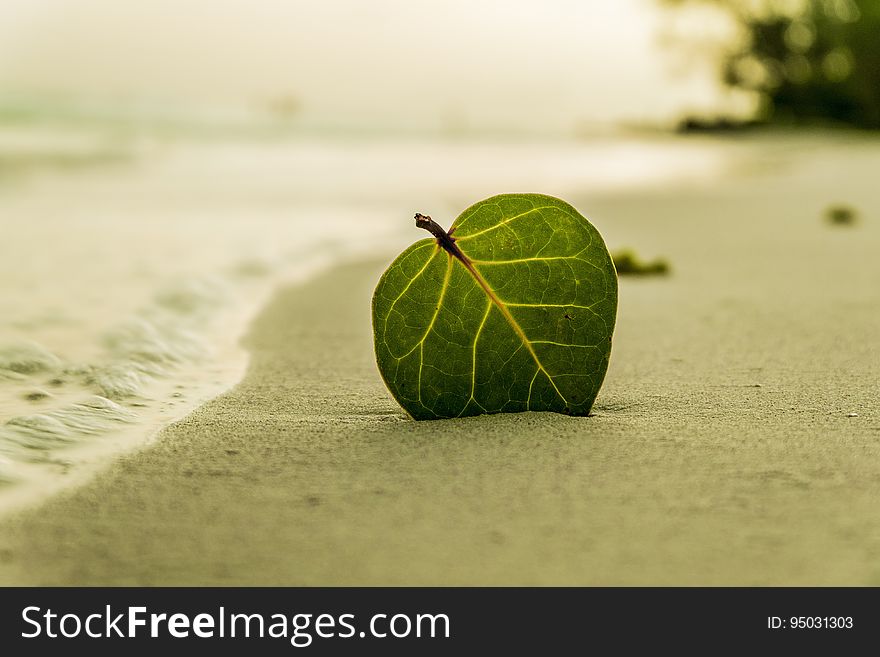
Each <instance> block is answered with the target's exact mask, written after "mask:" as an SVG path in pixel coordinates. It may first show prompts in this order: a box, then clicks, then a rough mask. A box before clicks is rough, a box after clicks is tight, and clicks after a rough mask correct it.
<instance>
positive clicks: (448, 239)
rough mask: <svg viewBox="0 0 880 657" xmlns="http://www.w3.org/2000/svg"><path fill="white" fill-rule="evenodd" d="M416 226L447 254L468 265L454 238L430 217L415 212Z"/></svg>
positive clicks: (468, 262)
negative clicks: (426, 233)
mask: <svg viewBox="0 0 880 657" xmlns="http://www.w3.org/2000/svg"><path fill="white" fill-rule="evenodd" d="M415 220H416V226H418V227H419V228H424V229H425V230H426V231H428V232H429V233H431V234H432V235H433V236H434V237H436V238H437V244H439V245H440V246H442V247H443V248H444V249H445V250H446V251H447V252H448V253H450V254H451V255H452V256H454V257H456V258H458V259H459V260H461V261H462V262H463V263H465V264H470V261H469V260H468V258H467V256H465V255H464V253H462V252H461V249H459V248H458V246H457V245H456V244H455V238H454V237H453V236H452V235H451V234H449V233H448V232H446V231H445V230H443V227H442V226H441V225H440V224H438V223H437V222H436V221H434V220H433V219H431V217H429V216H427V215H424V214H420V213H418V212H416V214H415Z"/></svg>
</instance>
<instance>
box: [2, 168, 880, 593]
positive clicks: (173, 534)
mask: <svg viewBox="0 0 880 657" xmlns="http://www.w3.org/2000/svg"><path fill="white" fill-rule="evenodd" d="M828 166H829V167H832V169H833V165H828ZM820 173H821V172H819V171H812V172H807V173H805V174H804V175H810V176H813V178H812V179H813V181H814V184H811V185H810V184H805V182H804V180H799V179H791V180H788V182H787V184H788V187H785V186H783V187H780V186H779V184H778V180H774V179H773V177H772V176H768V177H766V178H764V179H762V180H764V182H761V183H758V182H757V181H755V180H751V181H745V182H743V183H742V184H739V185H737V184H733V185H728V186H727V187H726V188H725V189H724V190H723V191H719V190H708V189H695V190H691V191H689V192H688V193H687V194H686V195H682V194H673V193H665V194H664V193H662V192H656V193H653V194H650V195H648V194H642V195H640V196H638V197H621V196H615V197H612V196H609V197H593V198H590V199H586V198H583V199H571V200H572V201H573V202H574V203H575V205H577V206H578V207H579V208H581V209H582V210H583V211H584V212H585V213H586V214H588V215H589V216H591V217H592V218H593V219H594V221H595V223H596V224H597V226H599V228H600V230H602V232H603V234H605V236H606V240H607V241H608V242H609V244H611V245H612V246H614V245H635V246H636V247H637V248H638V249H639V251H640V253H641V254H642V255H644V256H645V257H648V258H650V257H653V256H655V255H662V256H665V257H667V258H668V259H669V260H670V262H671V264H672V267H673V272H672V274H671V275H670V276H668V277H657V278H649V279H644V280H631V279H625V280H623V281H622V282H621V294H620V299H621V303H620V312H619V317H618V328H617V332H616V334H615V346H614V350H613V353H612V358H611V367H610V370H609V373H608V377H607V379H606V383H605V386H604V388H603V389H602V392H601V393H600V396H599V399H598V401H597V404H596V407H595V409H594V410H595V416H594V417H590V418H569V417H564V416H558V415H551V414H517V415H505V416H492V417H479V418H470V419H462V420H452V421H441V422H421V423H416V422H413V421H410V420H408V419H406V418H405V417H404V416H403V415H402V413H401V411H400V410H399V407H398V406H397V405H396V403H395V402H394V400H393V399H391V398H390V396H389V395H388V393H387V392H386V390H385V388H384V386H383V384H382V381H381V379H380V378H379V374H378V372H377V370H376V367H375V363H374V361H373V355H372V339H371V333H370V317H369V300H370V295H371V293H372V288H373V285H374V283H375V281H376V280H377V278H378V276H379V274H380V273H381V270H382V268H383V266H384V263H385V262H387V260H385V259H383V260H382V261H375V262H368V263H361V264H355V265H348V266H344V267H339V268H337V269H335V270H333V271H332V272H330V273H328V274H325V275H323V276H321V277H320V278H318V279H315V280H313V281H311V282H310V283H308V284H306V285H304V286H301V287H292V288H289V289H285V290H283V291H281V292H279V293H278V294H277V295H276V297H275V298H274V300H273V301H272V303H271V304H270V305H269V306H268V307H267V308H266V309H265V310H264V311H263V313H262V314H261V316H260V317H259V318H258V320H257V321H256V322H255V323H254V324H253V325H252V327H251V329H250V333H249V335H248V336H247V338H246V341H245V346H246V347H247V349H248V350H249V351H250V354H251V363H250V367H249V371H248V373H247V375H246V377H245V378H244V380H243V381H242V382H241V383H240V384H239V385H238V386H237V387H236V388H234V389H233V390H231V391H230V392H229V393H227V394H225V395H223V396H221V397H219V398H217V399H215V400H214V401H211V402H209V403H208V404H206V405H205V406H203V407H201V408H200V409H198V410H197V411H196V412H194V413H193V414H192V415H190V416H189V417H187V418H186V419H184V420H182V421H180V422H178V423H176V424H174V425H172V426H170V427H169V428H167V429H166V430H165V431H164V433H163V434H162V435H161V436H160V438H159V440H158V441H157V442H155V443H154V444H153V445H151V446H150V447H148V448H147V449H145V450H143V451H141V452H140V453H137V454H134V455H130V456H127V457H125V458H123V459H121V460H120V461H118V462H117V463H115V464H114V465H113V466H112V467H110V468H109V469H107V470H106V471H105V472H104V473H103V474H101V475H99V476H98V477H97V478H96V479H94V480H93V481H92V482H90V483H88V484H87V485H85V486H83V487H80V488H78V489H75V490H71V491H69V492H67V493H64V494H62V495H60V496H58V497H56V498H54V499H52V500H51V501H49V502H48V503H46V504H45V505H43V506H41V507H38V508H35V509H31V510H28V511H25V512H22V513H20V514H18V515H16V516H13V517H11V518H8V519H6V520H4V521H3V522H2V524H0V582H2V583H5V584H60V585H71V584H92V585H100V584H113V585H125V584H131V585H159V584H169V585H170V584H190V585H226V584H230V585H235V584H242V585H243V584H251V585H344V584H355V585H356V584H361V585H380V584H388V585H418V584H436V585H454V584H464V585H480V584H501V585H513V584H524V585H544V584H560V585H568V584H584V585H598V584H608V585H637V584H648V585H655V584H670V585H684V584H687V585H708V584H717V585H734V584H741V585H809V584H814V585H832V584H835V585H880V503H878V502H880V414H878V412H877V408H878V406H880V385H878V381H880V346H878V343H880V338H878V336H880V260H878V259H877V258H876V253H877V252H878V249H880V228H878V224H880V207H878V201H877V200H875V194H874V190H873V187H872V186H871V184H869V183H867V182H866V180H867V178H863V179H861V180H856V179H853V178H846V179H844V178H843V177H837V179H836V180H832V179H827V180H824V181H823V179H822V177H821V175H820ZM863 176H867V174H863ZM835 195H840V196H842V197H843V198H844V199H846V200H848V201H851V202H852V203H854V204H855V205H856V206H857V207H858V208H859V209H860V211H861V214H862V221H861V222H860V223H859V224H858V225H856V226H854V227H850V228H835V227H831V226H828V225H826V224H825V223H824V222H823V221H822V218H821V210H822V208H823V207H824V206H825V204H826V203H828V202H830V201H832V200H834V198H835ZM417 237H418V236H416V237H414V239H415V238H417ZM392 255H393V254H389V258H390V256H392Z"/></svg>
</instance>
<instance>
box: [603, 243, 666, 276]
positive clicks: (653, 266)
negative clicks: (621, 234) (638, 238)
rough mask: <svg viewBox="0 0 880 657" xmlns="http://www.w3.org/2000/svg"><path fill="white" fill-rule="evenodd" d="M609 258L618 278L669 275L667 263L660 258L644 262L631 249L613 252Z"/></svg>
mask: <svg viewBox="0 0 880 657" xmlns="http://www.w3.org/2000/svg"><path fill="white" fill-rule="evenodd" d="M611 258H612V259H613V260H614V267H615V268H616V269H617V274H618V275H619V276H666V275H667V274H668V273H669V263H668V262H666V261H665V260H663V259H662V258H658V259H657V260H654V261H652V262H645V261H643V260H641V259H640V258H639V256H638V255H636V253H635V252H634V251H632V250H631V249H621V250H619V251H615V252H614V253H612V254H611Z"/></svg>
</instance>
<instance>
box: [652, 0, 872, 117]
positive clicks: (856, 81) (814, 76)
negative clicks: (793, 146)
mask: <svg viewBox="0 0 880 657" xmlns="http://www.w3.org/2000/svg"><path fill="white" fill-rule="evenodd" d="M663 2H664V3H665V4H667V5H673V6H685V5H693V4H703V5H714V6H717V7H718V8H720V9H722V10H723V11H726V12H728V13H729V14H730V15H731V16H732V17H733V18H734V19H735V20H736V21H737V22H738V23H739V25H740V26H741V27H742V35H743V38H742V39H741V40H740V41H739V42H738V43H735V44H732V45H731V47H730V49H729V50H728V51H727V53H726V55H725V56H724V58H723V61H722V62H721V65H720V71H719V73H720V75H721V77H722V80H723V82H724V83H725V84H726V85H728V86H730V87H733V88H736V89H742V90H746V91H751V92H756V93H758V94H760V97H761V100H762V102H761V105H760V106H761V110H760V114H761V116H759V117H757V118H760V119H771V120H774V121H788V122H795V123H803V122H816V121H831V122H840V123H845V124H849V125H853V126H857V127H862V128H872V129H877V128H880V0H775V1H774V0H752V1H751V2H749V1H747V0H746V1H744V0H663Z"/></svg>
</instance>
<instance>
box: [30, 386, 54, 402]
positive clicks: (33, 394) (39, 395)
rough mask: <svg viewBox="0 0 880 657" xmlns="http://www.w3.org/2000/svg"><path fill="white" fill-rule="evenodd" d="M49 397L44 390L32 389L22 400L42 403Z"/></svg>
mask: <svg viewBox="0 0 880 657" xmlns="http://www.w3.org/2000/svg"><path fill="white" fill-rule="evenodd" d="M51 396H52V395H50V394H49V393H48V392H46V391H45V390H40V389H39V388H32V389H30V390H28V391H27V392H25V394H24V398H25V399H26V400H27V401H31V402H38V401H43V400H44V399H48V398H49V397H51Z"/></svg>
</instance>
